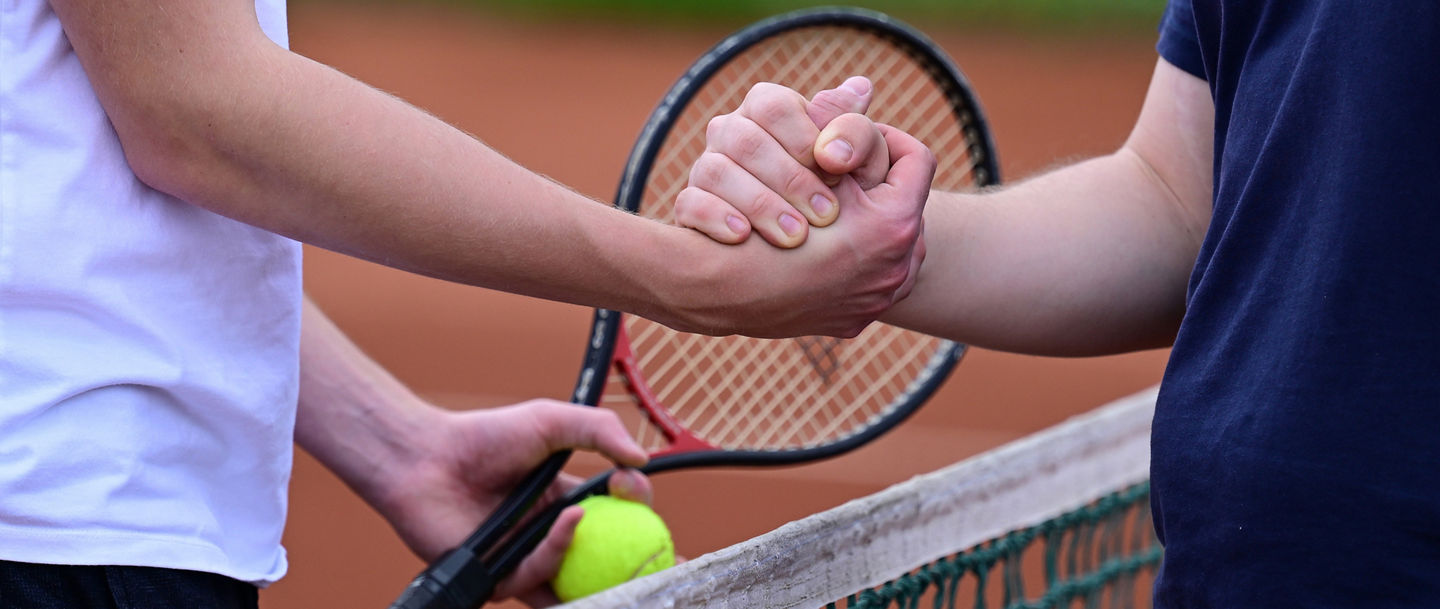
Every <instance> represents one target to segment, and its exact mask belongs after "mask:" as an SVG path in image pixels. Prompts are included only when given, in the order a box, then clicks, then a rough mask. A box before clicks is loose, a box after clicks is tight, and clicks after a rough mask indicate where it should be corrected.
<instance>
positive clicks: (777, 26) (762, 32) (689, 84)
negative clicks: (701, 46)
mask: <svg viewBox="0 0 1440 609" xmlns="http://www.w3.org/2000/svg"><path fill="white" fill-rule="evenodd" d="M814 26H827V27H828V26H841V27H853V28H856V29H860V30H863V31H866V32H869V33H872V34H875V35H877V36H880V37H881V38H884V39H887V40H889V41H891V42H892V43H893V44H895V45H896V46H897V47H898V48H900V49H902V50H904V51H905V52H907V53H909V54H910V55H911V57H912V58H914V59H915V60H916V61H917V63H919V64H921V65H922V66H924V67H925V69H926V71H927V72H928V73H929V75H930V78H931V80H932V81H933V82H934V83H935V84H936V85H938V86H939V88H940V89H941V90H942V91H943V92H944V94H945V96H946V97H947V98H948V99H949V100H950V105H951V107H952V108H953V109H955V110H956V112H957V113H961V114H962V115H963V114H966V113H968V114H969V119H968V120H966V121H964V128H965V131H966V133H965V136H966V137H965V139H966V142H967V143H968V150H967V154H968V155H969V157H970V158H971V159H974V160H975V166H974V168H973V169H972V170H971V171H972V172H973V173H974V180H975V184H976V185H977V186H978V187H982V188H983V187H986V186H993V185H995V184H998V183H1000V168H999V159H998V158H997V156H996V154H995V144H994V139H993V137H992V135H991V133H990V129H989V123H988V122H987V121H986V119H985V113H984V110H983V109H982V108H981V106H980V102H979V99H978V98H977V96H976V95H975V94H974V92H973V90H972V89H971V87H970V81H969V79H967V78H966V77H965V74H964V73H963V72H961V71H960V68H959V66H957V65H955V62H954V61H952V60H951V59H950V57H949V55H947V54H946V53H945V52H944V51H943V50H941V49H940V47H939V46H938V45H936V44H935V42H934V41H932V40H931V39H930V38H929V37H927V36H925V35H924V34H923V33H921V32H920V31H919V30H916V29H915V28H913V27H911V26H909V25H907V24H905V23H904V22H902V21H899V20H897V19H895V18H893V17H890V16H889V15H886V14H884V13H880V12H877V11H873V10H869V9H863V8H857V7H820V8H813V9H804V10H799V11H794V12H790V13H784V14H781V15H777V16H775V17H771V18H768V19H765V20H762V21H758V22H756V23H754V24H751V25H750V26H747V27H745V28H743V29H741V30H739V31H737V32H735V33H734V34H731V35H730V36H727V37H726V38H725V39H724V40H721V41H720V42H719V43H717V44H715V45H714V46H713V47H711V48H710V49H709V50H708V51H706V52H705V53H704V54H703V55H701V56H700V58H699V59H697V60H696V61H695V63H693V64H691V66H690V68H689V69H687V70H686V71H685V73H684V74H682V75H681V76H680V78H679V79H677V80H676V81H675V83H674V84H673V85H671V86H670V89H669V90H668V91H667V92H666V93H665V95H664V96H663V97H661V99H660V102H659V104H658V105H657V106H656V107H655V109H654V110H653V111H651V113H650V116H649V118H648V119H647V120H646V122H645V126H644V127H643V128H642V129H641V132H640V136H639V137H638V138H637V139H636V141H635V145H634V146H633V147H632V148H631V150H630V156H629V158H628V159H627V160H626V163H625V170H624V171H623V172H622V173H621V179H620V185H619V188H618V189H617V192H616V194H615V207H617V208H620V209H622V210H625V211H627V212H631V213H635V212H637V211H639V209H640V202H641V199H642V197H643V196H644V192H645V185H646V183H647V182H648V181H649V178H650V172H651V170H652V169H653V168H654V166H655V160H656V158H657V156H658V155H659V153H660V149H661V146H662V144H663V143H664V141H665V138H666V137H667V136H668V135H669V133H670V131H671V130H672V129H673V128H674V126H675V123H676V121H677V120H679V118H680V114H681V113H682V112H683V110H684V108H685V107H686V105H687V104H689V103H690V100H691V99H693V98H694V97H695V95H696V93H698V92H699V91H700V89H701V88H703V87H704V86H705V84H706V83H708V82H709V81H710V79H711V78H713V77H714V76H715V74H716V73H717V72H719V70H720V69H721V68H722V67H724V66H725V65H726V64H727V63H729V62H730V60H731V59H734V58H735V57H736V56H738V55H740V54H741V53H743V52H745V51H746V50H748V49H750V48H751V47H753V46H755V45H756V44H758V43H760V42H762V41H764V40H767V39H769V38H771V37H773V36H775V35H777V34H780V33H783V32H787V31H790V30H796V29H802V28H806V27H814ZM623 323H624V315H623V314H621V313H620V312H618V311H612V310H608V309H596V310H595V314H594V317H593V320H592V324H591V332H590V340H589V342H588V343H587V345H586V352H585V356H584V360H583V363H582V366H581V371H580V376H579V378H578V379H577V381H576V384H575V390H574V392H573V394H572V401H574V402H575V403H578V404H585V405H589V406H595V405H597V404H599V402H600V398H601V396H602V395H603V394H604V391H605V385H606V383H607V379H608V377H609V374H610V367H611V365H612V358H613V353H614V350H615V344H616V338H617V336H618V334H619V331H620V327H621V324H623ZM965 351H966V346H965V345H963V344H960V343H956V342H954V341H943V342H942V343H941V344H940V346H939V347H938V348H937V349H936V352H935V353H934V354H933V355H932V356H931V360H930V361H929V362H928V363H927V364H926V367H925V372H924V374H922V376H921V378H920V380H919V382H918V383H917V385H916V386H915V387H913V388H912V389H911V390H910V391H908V392H907V393H906V395H905V396H903V398H902V400H903V403H900V404H897V405H894V406H893V407H892V408H891V409H890V410H889V411H887V413H886V414H885V415H884V417H885V420H884V421H881V422H879V423H877V424H875V425H870V426H867V427H865V428H863V429H862V430H860V431H859V432H857V433H855V434H852V435H850V436H846V437H844V438H841V439H838V440H836V441H832V442H828V443H826V444H824V445H821V446H814V447H805V448H793V449H784V450H774V451H761V450H714V451H696V452H691V453H683V454H675V455H665V456H661V457H657V458H655V459H654V460H652V462H651V464H650V465H649V466H647V468H646V469H645V471H646V472H647V473H658V472H660V471H665V470H670V469H679V468H688V467H697V466H704V465H717V466H724V465H745V466H751V465H784V464H790V463H799V462H805V461H813V460H817V459H822V458H827V457H832V456H836V455H839V454H842V453H845V452H848V451H850V450H853V449H854V448H855V447H858V446H860V445H862V444H864V443H866V442H868V441H870V440H871V439H873V438H874V437H875V436H878V435H880V434H882V433H884V432H886V431H888V430H889V429H890V428H892V427H894V426H895V425H896V424H898V423H900V422H901V421H903V420H905V419H906V418H908V417H909V416H910V415H911V414H913V412H914V411H915V410H916V409H918V408H919V406H920V405H921V404H923V403H924V402H925V401H926V400H928V399H929V398H930V397H931V396H932V395H933V394H934V392H935V391H936V390H938V389H939V387H940V385H941V384H942V383H943V382H944V381H945V379H946V378H947V377H948V376H949V374H950V371H951V370H953V369H954V367H955V365H956V364H957V363H958V362H959V360H960V358H961V357H962V356H963V355H964V353H965Z"/></svg>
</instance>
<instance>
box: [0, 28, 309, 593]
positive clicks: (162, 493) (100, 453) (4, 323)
mask: <svg viewBox="0 0 1440 609" xmlns="http://www.w3.org/2000/svg"><path fill="white" fill-rule="evenodd" d="M256 10H257V14H258V15H259V17H260V21H261V23H262V25H263V27H264V29H265V32H266V33H267V34H268V35H269V36H270V37H271V38H272V39H273V40H275V41H276V42H278V43H280V44H282V45H283V44H286V43H287V42H288V41H287V38H286V34H285V7H284V0H261V1H260V2H258V3H257V6H256ZM300 302H301V284H300V247H299V245H298V244H297V243H295V242H293V241H291V240H289V239H284V238H281V237H278V236H276V235H274V234H271V233H268V232H265V231H262V230H260V229H257V228H253V227H250V226H247V225H245V224H241V223H239V222H235V221H232V220H229V219H226V218H223V217H221V216H218V215H215V214H213V213H210V212H208V211H205V210H203V209H200V208H198V207H194V206H191V205H189V204H186V203H184V202H181V201H179V200H177V199H174V198H171V197H169V196H166V195H164V194H162V193H159V192H157V191H155V190H152V189H150V188H148V187H146V186H145V185H144V184H142V183H141V182H140V181H139V180H137V179H136V178H135V176H134V174H133V173H131V171H130V168H129V166H128V165H127V164H126V162H125V158H124V156H123V154H122V152H121V149H120V143H119V141H118V140H117V138H116V135H115V132H114V130H113V129H112V128H111V126H110V123H109V121H108V120H107V119H106V117H105V114H104V112H103V111H102V109H101V107H100V105H99V102H98V101H97V100H96V99H95V95H94V93H93V92H92V91H91V89H90V85H89V83H88V81H87V80H86V77H85V73H84V72H83V71H82V69H81V67H80V63H79V61H78V60H77V58H76V57H75V54H74V51H73V50H72V49H71V48H70V44H69V41H68V40H67V39H66V37H65V34H64V32H63V31H62V30H61V27H60V22H59V20H58V19H57V18H56V17H55V15H54V13H52V12H51V10H50V6H49V5H48V4H47V3H46V2H45V1H44V0H0V558H3V559H9V560H17V561H25V562H38V563H60V564H125V565H141V566H155V567H172V568H183V569H191V570H198V571H208V572H212V573H219V574H223V575H227V576H230V577H233V578H236V579H240V580H244V581H249V582H254V583H256V584H259V585H265V584H268V583H270V582H273V581H275V580H276V579H278V578H279V577H280V576H281V575H283V574H284V572H285V569H286V561H285V551H284V549H283V548H281V546H280V534H281V531H282V530H283V528H284V520H285V502H286V488H287V485H288V482H289V477H290V463H291V454H292V450H293V448H292V447H293V444H292V442H293V431H294V421H295V402H296V392H297V379H298V360H299V356H298V345H299V334H300Z"/></svg>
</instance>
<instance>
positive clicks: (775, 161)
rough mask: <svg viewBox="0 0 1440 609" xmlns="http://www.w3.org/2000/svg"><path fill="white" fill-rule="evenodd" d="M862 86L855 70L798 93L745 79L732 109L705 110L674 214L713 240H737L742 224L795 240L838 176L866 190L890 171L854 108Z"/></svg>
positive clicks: (861, 106) (820, 218)
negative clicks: (701, 140)
mask: <svg viewBox="0 0 1440 609" xmlns="http://www.w3.org/2000/svg"><path fill="white" fill-rule="evenodd" d="M872 92H873V91H872V88H871V85H870V81H869V80H867V79H865V78H863V77H858V76H856V77H851V78H849V79H847V80H846V81H845V82H844V83H843V84H841V85H840V86H839V87H837V88H834V89H828V90H825V91H821V92H820V93H818V94H816V95H815V98H814V99H812V100H808V101H807V100H806V99H805V98H804V97H803V96H801V95H800V94H799V93H797V92H795V91H793V90H791V89H788V88H786V87H782V86H780V85H775V84H770V83H760V84H757V85H755V86H754V87H753V88H752V89H751V90H750V92H749V93H748V94H747V95H746V97H745V101H744V102H743V103H742V104H741V105H740V107H739V108H738V109H736V110H735V111H734V112H732V113H730V114H726V115H722V116H717V117H715V118H714V119H712V120H711V122H710V125H709V128H708V129H707V131H706V151H705V153H704V154H703V155H702V156H701V157H700V159H699V160H698V161H697V162H696V163H695V166H694V167H693V168H692V170H691V179H690V188H688V189H686V190H685V191H684V192H682V193H681V194H680V197H679V199H678V200H677V201H676V204H675V218H676V222H678V223H679V224H681V225H682V226H688V227H691V228H694V229H697V230H699V231H701V232H703V233H705V234H706V235H709V236H710V237H711V238H712V239H715V240H716V241H720V242H722V243H740V242H742V241H744V240H745V239H746V238H748V237H749V236H750V231H751V229H752V228H753V229H754V230H755V231H756V232H758V233H760V235H761V236H762V237H764V238H765V240H766V241H768V242H770V243H771V244H773V245H775V246H778V247H787V248H788V247H796V246H798V245H800V244H801V243H804V242H805V239H806V237H807V234H808V232H809V231H808V228H807V226H817V227H823V226H829V225H830V224H831V223H833V222H834V221H835V220H836V218H837V217H838V216H839V213H840V207H841V206H837V202H838V201H837V195H836V193H835V192H834V191H832V190H831V187H834V186H837V185H839V183H840V181H841V180H840V177H841V176H844V175H847V174H848V175H851V176H852V177H853V178H854V179H855V180H856V182H857V183H858V184H859V186H860V189H861V190H862V191H867V192H868V191H869V190H871V189H873V188H875V187H876V186H878V185H880V184H883V183H884V182H885V178H886V175H887V174H888V173H889V171H890V161H891V158H890V157H891V153H890V150H889V148H888V147H887V146H886V136H885V134H884V133H883V132H882V129H883V128H882V127H880V126H877V125H875V124H874V123H872V122H871V121H870V120H869V119H868V118H865V116H863V113H864V112H865V110H866V108H868V107H869V104H870V99H871V94H872ZM901 204H904V203H903V202H901Z"/></svg>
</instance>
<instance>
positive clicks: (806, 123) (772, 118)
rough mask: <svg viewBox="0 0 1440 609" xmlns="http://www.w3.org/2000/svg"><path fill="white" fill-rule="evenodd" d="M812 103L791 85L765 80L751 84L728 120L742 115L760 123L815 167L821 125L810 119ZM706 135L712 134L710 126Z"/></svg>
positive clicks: (803, 162)
mask: <svg viewBox="0 0 1440 609" xmlns="http://www.w3.org/2000/svg"><path fill="white" fill-rule="evenodd" d="M809 106H810V102H809V101H806V99H805V97H804V96H802V95H800V94H799V93H796V92H795V91H794V90H792V89H790V88H789V87H783V86H780V85H777V84H773V83H763V82H762V83H759V84H757V85H755V86H754V87H751V88H750V91H749V93H746V95H745V100H744V101H742V102H740V108H739V109H738V110H736V111H735V113H734V115H732V116H730V117H729V118H727V119H726V120H731V119H735V118H743V119H746V120H749V121H751V122H753V123H755V124H756V125H759V126H760V128H761V129H763V130H764V131H765V132H766V133H768V134H770V137H771V138H773V139H774V140H775V141H776V142H779V143H780V145H781V146H782V147H783V148H784V149H785V151H786V152H787V153H789V154H790V157H791V158H793V159H795V160H796V161H799V163H800V164H801V165H804V166H805V167H808V168H811V169H816V166H815V156H814V154H812V152H811V150H812V149H813V148H814V144H815V136H817V135H819V134H820V128H819V127H817V126H815V121H813V120H811V118H810V115H809V114H808V112H807V110H808V108H809ZM717 118H725V117H717ZM714 123H715V121H713V120H712V121H711V127H714V126H715V125H714ZM706 137H707V138H708V137H713V134H712V133H710V131H709V130H708V129H707V131H706ZM747 166H748V164H747Z"/></svg>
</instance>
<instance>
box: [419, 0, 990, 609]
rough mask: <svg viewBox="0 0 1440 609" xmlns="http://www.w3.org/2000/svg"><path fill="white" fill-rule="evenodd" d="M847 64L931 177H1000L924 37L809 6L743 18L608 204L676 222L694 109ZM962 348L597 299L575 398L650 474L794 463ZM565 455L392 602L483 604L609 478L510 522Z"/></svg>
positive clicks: (847, 434) (695, 149)
mask: <svg viewBox="0 0 1440 609" xmlns="http://www.w3.org/2000/svg"><path fill="white" fill-rule="evenodd" d="M855 75H861V76H867V77H869V78H870V79H871V81H872V82H873V83H874V85H875V94H874V99H873V102H872V103H871V106H870V107H871V111H870V116H871V118H873V119H874V120H876V121H877V122H881V123H887V124H889V125H892V126H894V127H896V128H899V129H901V130H903V131H906V132H909V133H910V134H911V135H914V136H915V137H916V138H918V139H919V140H920V141H921V142H924V143H925V144H926V145H928V146H929V147H930V149H931V151H932V152H933V153H934V154H935V157H936V159H937V160H938V163H939V166H938V171H937V172H936V177H935V183H934V187H935V188H937V189H942V190H964V189H975V188H979V187H984V186H988V185H991V184H995V183H997V182H998V181H999V173H998V169H997V162H996V158H995V152H994V145H993V144H992V142H991V138H990V133H989V130H988V128H987V127H986V124H985V120H984V117H983V115H982V113H981V110H980V107H979V105H978V104H977V103H976V100H975V96H974V95H973V94H972V93H971V91H970V88H969V86H968V85H967V84H966V81H965V78H964V77H963V76H962V75H961V74H960V71H959V70H958V69H957V68H956V67H955V65H954V64H953V63H952V62H951V61H950V60H949V58H947V57H946V56H945V54H944V53H943V52H942V51H941V50H940V49H939V48H937V47H936V46H935V45H934V43H932V42H930V40H928V39H927V38H925V37H924V36H923V35H921V34H920V33H918V32H916V31H915V30H913V29H911V28H909V27H907V26H905V25H903V24H900V23H898V22H896V21H895V20H893V19H891V18H889V17H887V16H885V15H882V14H879V13H875V12H872V11H866V10H859V9H819V10H808V11H801V12H796V13H790V14H786V15H782V16H779V17H775V18H772V19H768V20H765V21H762V22H759V23H756V24H754V25H751V26H750V27H747V28H745V29H743V30H741V31H740V32H738V33H736V34H734V35H732V36H730V37H729V38H726V39H725V40H723V41H721V42H720V43H719V44H717V45H716V46H715V47H714V48H712V49H710V50H709V51H708V52H706V53H705V55H704V56H702V57H701V58H700V59H699V60H698V61H696V62H695V64H694V65H692V66H691V67H690V69H689V70H688V71H687V72H686V73H685V74H684V75H683V76H681V77H680V79H679V80H678V81H677V82H676V83H675V85H674V86H672V87H671V88H670V91H669V92H668V93H666V95H665V97H664V98H663V99H662V100H661V102H660V105H659V106H658V107H657V108H656V109H655V111H654V112H653V113H651V115H650V118H649V120H648V121H647V123H646V124H645V128H644V130H643V131H642V132H641V134H640V138H639V140H638V141H637V142H636V144H635V147H634V149H633V150H632V151H631V153H630V159H629V162H628V163H627V165H626V168H625V173H624V176H623V178H622V179H621V181H620V189H619V193H618V195H617V196H616V203H615V205H616V206H617V207H619V208H621V209H624V210H626V211H630V212H633V213H638V214H640V215H643V216H646V217H649V218H653V219H655V220H658V221H661V222H670V221H671V213H672V204H673V202H674V200H675V197H676V195H677V194H678V193H679V192H680V190H682V189H683V188H684V187H685V185H686V183H687V180H688V176H689V171H690V166H691V165H692V164H693V163H694V161H695V159H696V158H698V157H699V156H700V153H701V152H703V151H704V149H705V126H706V123H707V122H708V121H709V119H710V118H711V117H713V116H715V115H718V114H722V113H725V112H730V111H732V110H733V109H735V108H736V107H738V106H739V104H740V102H741V100H742V99H744V96H745V93H746V92H747V91H748V90H749V88H750V86H751V85H752V84H754V83H756V82H761V81H768V82H775V83H779V84H782V85H786V86H789V87H791V88H793V89H795V90H797V91H799V92H801V93H802V94H804V95H806V96H811V95H814V94H815V93H816V92H818V91H820V90H823V89H826V88H829V87H834V86H836V85H838V84H839V83H841V82H842V81H844V79H845V78H846V77H849V76H855ZM841 213H844V211H843V210H842V211H841ZM752 238H758V237H752ZM963 352H964V346H963V345H959V344H956V343H953V342H950V341H945V340H940V339H937V338H934V337H930V336H926V335H923V334H919V333H916V332H911V331H908V330H902V329H900V328H896V327H893V326H887V325H883V324H872V325H871V326H870V327H869V328H867V329H866V330H865V331H864V332H863V333H861V334H860V336H858V337H856V338H854V339H849V340H841V339H833V338H823V337H802V338H796V339H788V340H765V339H753V338H745V337H735V336H730V337H719V338H717V337H709V336H700V335H695V334H686V333H683V332H676V331H674V330H671V329H669V328H667V327H665V326H662V325H660V324H657V323H654V322H651V321H649V320H646V319H642V318H640V317H635V316H631V315H622V314H620V313H618V312H615V311H607V310H603V309H602V310H597V311H596V312H595V319H594V325H593V326H592V329H591V334H590V340H589V343H588V345H587V351H586V354H585V360H584V365H583V367H582V368H581V370H580V378H579V381H578V382H577V383H576V387H575V392H574V395H573V397H572V401H574V402H575V403H577V404H583V405H589V406H595V405H598V404H601V403H604V404H605V405H607V406H614V407H617V408H619V411H620V413H621V416H622V418H626V419H628V420H629V422H630V423H632V424H633V429H634V430H635V432H634V433H635V437H636V439H637V440H639V441H640V443H641V445H642V446H644V447H645V448H646V450H647V451H649V452H650V454H651V459H650V462H649V464H648V465H646V466H645V467H644V468H643V469H642V471H644V472H645V473H647V474H655V473H659V472H663V471H667V470H672V469H678V468H685V467H701V466H756V465H785V464H793V463H801V462H806V461H813V460H816V459H822V458H825V457H831V456H835V455H839V454H841V453H844V452H846V451H849V450H851V449H854V448H856V447H858V446H861V445H863V444H865V443H866V442H869V441H870V440H872V439H874V438H875V437H877V436H879V435H881V434H883V433H885V432H886V431H888V430H889V429H891V428H893V427H895V426H896V425H897V424H899V423H900V421H902V420H904V419H905V418H906V417H907V416H909V415H910V414H911V413H912V412H914V411H915V410H916V409H917V408H918V407H919V406H920V404H921V403H923V402H924V401H925V400H926V399H927V398H929V397H930V395H931V394H932V393H934V391H935V390H936V389H937V388H938V387H939V385H940V383H941V382H942V381H943V380H944V378H945V377H946V376H947V375H948V374H949V372H950V370H951V369H952V368H954V366H955V364H956V363H957V362H958V361H959V359H960V356H961V354H962V353H963ZM622 404H630V405H633V406H634V407H633V408H632V407H630V406H622ZM568 458H569V453H568V452H562V453H557V454H555V455H552V456H551V457H550V458H549V459H548V460H547V461H545V463H543V464H542V465H541V466H540V467H538V468H536V470H535V471H534V472H532V473H531V474H530V476H529V477H528V478H527V479H526V480H525V481H524V482H522V483H521V485H520V486H519V487H518V488H517V489H516V490H515V492H514V493H513V494H512V495H511V496H510V497H509V498H507V499H506V501H505V502H504V503H503V504H501V505H500V506H499V507H498V508H497V509H496V511H495V513H494V514H492V515H491V517H490V518H489V519H488V520H486V521H485V523H484V524H482V525H481V526H480V527H479V528H478V529H476V530H475V532H474V533H472V534H471V535H470V537H469V538H467V539H466V540H465V542H464V543H463V544H461V545H460V547H458V548H456V549H455V550H452V551H451V552H450V553H448V554H447V555H445V556H444V557H442V558H440V559H439V560H437V561H436V562H435V563H433V564H431V565H430V567H429V568H428V569H426V570H425V571H424V572H423V573H421V574H420V576H419V577H417V578H416V579H415V580H414V581H413V582H412V583H411V584H410V586H409V587H408V588H407V589H406V591H405V593H404V594H403V595H402V596H401V597H400V599H399V600H397V601H396V602H395V603H394V604H393V605H392V609H419V608H422V607H423V608H444V609H473V608H475V607H479V606H480V605H481V604H482V603H484V602H485V601H486V600H488V599H489V598H490V595H491V593H492V592H493V590H494V587H495V583H496V582H497V581H499V580H500V579H501V578H503V577H504V576H505V575H507V574H508V573H510V571H512V570H513V569H514V568H515V566H516V565H518V564H519V562H520V560H521V559H522V558H524V557H525V555H527V554H528V553H529V552H530V551H531V550H532V549H534V547H535V545H536V544H537V543H538V542H539V541H540V540H541V539H542V538H544V536H545V534H546V532H548V531H549V528H550V525H551V524H552V523H553V522H554V521H555V518H556V517H557V516H558V515H559V513H560V510H561V509H563V508H564V507H566V506H569V505H572V504H574V503H575V502H577V501H579V500H581V499H583V498H585V497H587V496H590V495H594V494H598V493H604V492H605V489H606V483H607V482H608V479H609V475H610V474H609V473H608V472H607V473H606V474H603V475H600V476H597V477H596V478H593V479H591V480H590V481H588V482H586V483H584V484H582V485H581V486H579V487H577V488H575V489H574V490H573V491H572V492H570V493H569V494H568V495H567V496H566V497H564V498H563V499H561V500H560V501H556V502H555V503H553V504H551V505H550V506H547V507H546V508H545V509H544V510H541V511H540V512H539V513H538V514H533V515H531V516H530V517H529V518H528V519H525V520H524V522H523V523H521V520H522V517H524V516H525V515H526V513H527V512H528V511H529V509H530V507H531V506H532V505H533V504H534V502H535V500H536V498H537V497H539V496H540V494H541V493H542V492H543V491H544V490H545V489H546V487H548V486H549V485H550V483H551V481H552V480H553V479H554V477H555V475H556V474H557V473H559V471H560V469H561V468H562V467H563V466H564V464H565V461H566V460H567V459H568ZM517 524H521V526H519V527H517Z"/></svg>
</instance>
